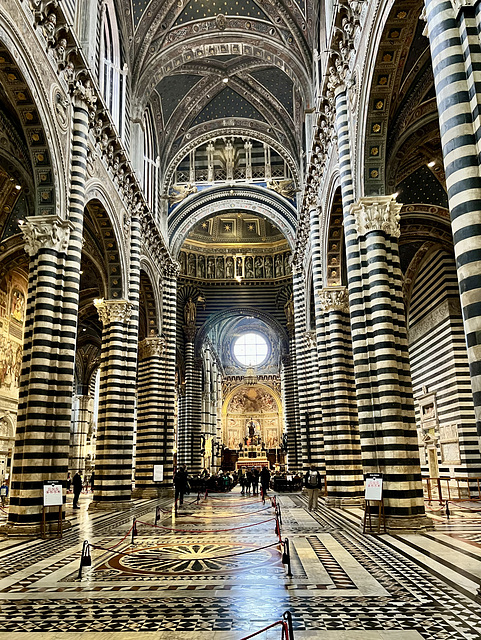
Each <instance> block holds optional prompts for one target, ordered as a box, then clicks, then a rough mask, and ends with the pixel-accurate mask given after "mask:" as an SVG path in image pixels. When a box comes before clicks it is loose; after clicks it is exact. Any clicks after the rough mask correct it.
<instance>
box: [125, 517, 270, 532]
mask: <svg viewBox="0 0 481 640" xmlns="http://www.w3.org/2000/svg"><path fill="white" fill-rule="evenodd" d="M272 520H276V518H269V519H268V520H262V521H261V522H254V524H244V525H242V526H241V527H232V528H231V529H176V528H173V527H162V526H161V525H158V524H150V522H142V521H141V520H137V524H145V525H146V526H148V527H155V528H156V529H165V530H167V531H178V532H180V533H223V532H225V531H236V530H237V529H248V528H249V527H257V526H258V525H260V524H265V523H266V522H272Z"/></svg>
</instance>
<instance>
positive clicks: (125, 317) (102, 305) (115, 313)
mask: <svg viewBox="0 0 481 640" xmlns="http://www.w3.org/2000/svg"><path fill="white" fill-rule="evenodd" d="M94 305H95V307H96V309H97V311H98V313H99V318H100V320H101V322H102V324H103V325H104V327H106V326H108V325H109V324H111V323H112V322H119V323H122V324H128V323H129V321H130V317H131V315H132V306H133V305H132V303H131V302H129V301H128V300H102V299H100V300H94Z"/></svg>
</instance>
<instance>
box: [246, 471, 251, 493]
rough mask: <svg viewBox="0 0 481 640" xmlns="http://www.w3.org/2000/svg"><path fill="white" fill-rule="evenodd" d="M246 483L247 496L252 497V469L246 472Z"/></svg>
mask: <svg viewBox="0 0 481 640" xmlns="http://www.w3.org/2000/svg"><path fill="white" fill-rule="evenodd" d="M245 483H246V494H247V495H248V496H250V494H251V484H252V471H251V470H250V469H247V471H246V479H245Z"/></svg>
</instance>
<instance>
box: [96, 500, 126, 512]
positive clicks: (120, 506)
mask: <svg viewBox="0 0 481 640" xmlns="http://www.w3.org/2000/svg"><path fill="white" fill-rule="evenodd" d="M132 506H133V504H132V500H117V501H112V502H109V501H104V500H97V501H95V502H91V503H90V504H89V508H88V510H89V511H128V510H129V509H131V508H132Z"/></svg>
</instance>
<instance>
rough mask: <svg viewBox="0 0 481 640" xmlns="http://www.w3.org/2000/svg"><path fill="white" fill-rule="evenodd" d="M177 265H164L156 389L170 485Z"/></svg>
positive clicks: (167, 482)
mask: <svg viewBox="0 0 481 640" xmlns="http://www.w3.org/2000/svg"><path fill="white" fill-rule="evenodd" d="M177 275H178V265H177V264H176V263H173V262H169V263H168V264H166V265H164V269H163V283H162V284H163V286H162V336H163V338H164V340H165V344H164V353H163V357H162V384H161V387H160V389H159V401H160V403H161V409H160V412H161V415H160V417H159V419H160V421H161V423H162V425H163V438H164V443H165V445H164V448H165V451H166V454H165V458H164V459H165V465H164V484H165V485H166V487H172V478H173V472H174V458H173V454H174V420H175V394H176V391H175V366H176V314H177Z"/></svg>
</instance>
